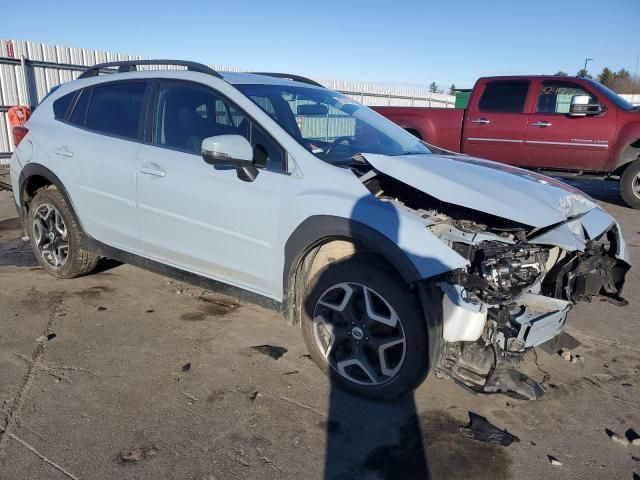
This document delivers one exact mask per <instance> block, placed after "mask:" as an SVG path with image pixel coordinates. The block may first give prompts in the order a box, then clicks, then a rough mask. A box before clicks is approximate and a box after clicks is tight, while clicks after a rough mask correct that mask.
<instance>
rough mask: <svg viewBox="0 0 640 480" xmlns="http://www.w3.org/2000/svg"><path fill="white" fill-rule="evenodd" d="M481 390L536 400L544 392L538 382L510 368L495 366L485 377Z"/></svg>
mask: <svg viewBox="0 0 640 480" xmlns="http://www.w3.org/2000/svg"><path fill="white" fill-rule="evenodd" d="M483 391H484V392H486V393H503V394H505V395H508V396H510V397H514V398H519V399H522V400H537V399H538V398H540V397H541V396H542V395H544V394H545V391H544V389H543V388H542V386H540V384H539V383H538V382H536V381H535V380H533V379H531V378H529V377H528V376H526V375H525V374H524V373H521V372H518V371H517V370H514V369H512V368H496V369H495V370H494V371H493V373H492V374H491V375H490V376H489V378H488V379H487V383H485V385H484V388H483Z"/></svg>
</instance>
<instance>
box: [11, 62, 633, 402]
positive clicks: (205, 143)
mask: <svg viewBox="0 0 640 480" xmlns="http://www.w3.org/2000/svg"><path fill="white" fill-rule="evenodd" d="M138 65H171V66H172V68H173V69H172V70H169V69H159V70H157V69H156V70H150V69H145V70H140V69H137V66H138ZM176 65H177V66H181V67H185V68H183V69H178V70H177V69H175V66H176ZM116 69H117V71H116ZM103 73H110V74H105V75H102V74H103ZM14 134H15V136H16V141H17V142H19V144H18V146H17V148H16V150H15V153H14V154H13V156H12V157H11V180H12V185H13V191H14V196H15V201H16V206H17V208H18V211H19V213H20V216H21V218H22V220H23V222H24V226H25V231H26V235H27V236H28V237H29V238H30V242H31V245H32V247H33V251H34V253H35V255H36V256H37V258H38V261H39V262H40V264H41V265H42V267H43V268H44V269H45V270H46V271H48V272H49V273H51V274H52V275H54V276H56V277H58V278H71V277H77V276H79V275H86V274H88V273H90V272H91V271H92V270H93V269H94V267H95V266H96V263H97V262H98V260H99V258H100V257H110V258H114V259H118V260H120V261H124V262H127V263H132V264H136V265H140V266H142V267H146V268H151V269H154V270H158V269H160V271H162V272H170V273H171V272H172V273H174V274H176V273H178V272H182V273H184V272H188V274H190V275H191V276H192V277H193V278H206V279H208V281H209V283H210V284H214V285H215V286H218V287H220V288H222V290H223V291H224V292H225V293H230V294H233V295H236V296H238V297H240V298H242V299H250V300H254V301H257V302H259V303H261V304H263V305H267V306H271V307H275V308H278V309H280V310H281V311H282V313H283V315H284V317H285V319H286V320H287V322H288V323H290V324H292V325H300V326H301V329H302V334H303V337H304V340H305V342H306V344H307V346H308V348H309V351H310V353H311V356H312V358H313V360H314V361H315V362H316V363H317V365H318V366H319V367H320V368H321V369H322V370H324V371H325V372H326V373H327V374H329V375H331V377H332V379H333V380H334V381H335V382H337V383H339V384H341V385H343V386H344V387H346V388H348V389H350V390H351V391H354V392H356V393H359V394H363V395H367V396H369V397H375V398H382V399H390V398H396V397H398V396H400V395H402V394H405V393H407V392H410V391H412V390H413V389H414V388H415V387H416V386H417V385H419V384H420V383H421V382H422V381H423V379H424V378H425V376H426V374H427V372H428V371H435V372H437V373H438V374H439V375H441V376H444V377H449V378H453V379H454V380H456V381H457V382H460V383H462V384H463V385H465V386H467V387H469V388H472V389H474V390H476V391H481V392H507V393H509V394H512V395H517V396H520V397H524V398H537V397H538V396H540V395H541V394H542V393H543V390H542V388H541V386H540V385H538V384H537V383H536V382H534V381H533V380H531V379H528V378H527V377H525V376H524V375H522V374H520V373H519V372H518V371H517V370H516V368H517V366H518V362H519V361H520V359H521V358H522V357H523V356H524V354H525V352H526V351H527V350H528V349H530V348H532V347H534V346H536V345H540V344H542V343H544V342H547V341H550V340H552V339H553V338H554V337H555V336H557V335H558V334H559V333H560V332H561V330H562V328H563V326H564V324H565V321H566V319H567V315H568V314H569V311H570V310H571V308H572V306H573V305H574V304H575V303H576V302H578V301H581V300H587V299H589V298H591V297H594V296H599V297H601V298H603V299H606V300H609V301H611V302H613V303H615V304H618V305H623V304H624V303H625V301H624V300H623V299H622V298H621V289H622V286H623V283H624V278H625V274H626V273H627V271H628V269H629V265H628V263H627V262H628V260H627V252H626V249H625V243H624V241H623V239H622V236H621V233H620V228H619V226H618V224H617V223H616V222H615V221H614V219H613V218H612V217H611V216H610V215H609V214H607V213H606V212H605V211H604V210H603V209H601V208H600V207H599V206H597V205H596V204H595V203H594V201H593V200H591V199H590V198H589V197H587V196H586V195H585V194H583V193H582V192H580V191H579V190H576V189H574V188H572V187H569V186H567V185H565V184H564V183H561V182H559V181H556V180H553V179H551V178H548V177H544V176H542V175H538V174H535V173H531V172H528V171H525V170H521V169H518V168H513V167H510V166H505V165H503V164H498V163H494V162H489V161H485V160H480V159H476V158H473V157H468V156H465V155H456V154H452V153H451V152H448V151H444V150H441V149H439V148H436V147H434V146H431V145H428V144H426V143H424V142H422V141H419V140H418V139H416V138H415V137H414V136H412V135H411V134H409V133H407V132H405V131H404V130H403V129H402V128H400V127H398V126H396V125H395V124H393V123H391V122H390V121H388V120H386V119H385V118H383V117H382V116H380V115H378V114H377V113H375V112H373V111H372V110H370V109H369V108H367V107H365V106H363V105H361V104H359V103H357V102H355V101H354V100H352V99H351V98H349V97H347V96H345V95H342V94H340V93H337V92H334V91H331V90H328V89H326V88H323V87H322V86H321V85H319V84H317V83H315V82H313V81H311V80H308V79H305V78H302V77H298V76H295V75H285V74H248V73H242V74H240V73H218V72H216V71H214V70H212V69H210V68H208V67H206V66H204V65H200V64H196V63H192V62H180V61H168V60H161V61H137V62H117V63H111V64H101V65H97V66H95V67H92V68H90V69H88V70H87V71H85V72H84V73H83V74H82V75H81V76H80V78H79V79H78V80H76V81H73V82H69V83H65V84H63V85H61V86H60V87H59V88H57V89H56V90H55V91H53V92H52V93H50V94H49V95H48V96H47V97H46V99H45V100H44V101H43V102H42V103H41V104H40V105H39V106H38V108H37V109H36V110H35V112H34V114H33V116H32V117H31V119H30V120H29V121H28V123H27V124H26V126H25V127H19V128H17V129H16V131H15V132H14Z"/></svg>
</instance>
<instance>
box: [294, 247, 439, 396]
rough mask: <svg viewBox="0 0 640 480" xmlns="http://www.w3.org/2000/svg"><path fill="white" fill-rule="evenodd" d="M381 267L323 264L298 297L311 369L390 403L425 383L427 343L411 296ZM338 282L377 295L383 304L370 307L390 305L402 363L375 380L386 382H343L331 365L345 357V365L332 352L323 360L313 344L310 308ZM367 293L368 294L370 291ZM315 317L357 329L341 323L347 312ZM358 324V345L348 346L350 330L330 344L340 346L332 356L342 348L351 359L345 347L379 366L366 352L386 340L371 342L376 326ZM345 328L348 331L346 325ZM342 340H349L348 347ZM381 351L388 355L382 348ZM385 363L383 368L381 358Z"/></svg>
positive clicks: (358, 262) (374, 262)
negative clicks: (398, 328)
mask: <svg viewBox="0 0 640 480" xmlns="http://www.w3.org/2000/svg"><path fill="white" fill-rule="evenodd" d="M381 264H382V262H381V261H380V259H379V258H378V257H375V256H369V255H356V256H354V257H351V258H349V259H346V260H344V261H340V262H336V263H332V264H329V265H327V266H326V267H324V268H323V269H322V270H320V271H319V272H318V273H317V274H316V275H315V277H314V278H312V279H311V281H310V282H309V283H308V285H307V286H306V291H305V295H304V297H303V299H302V306H301V307H302V315H301V317H302V335H303V337H304V341H305V343H306V345H307V349H308V350H309V353H310V355H311V358H312V359H313V361H314V362H315V363H316V365H317V366H318V367H319V368H320V369H321V370H322V371H323V372H325V374H327V375H328V376H329V377H330V379H331V382H332V384H336V385H340V386H342V387H343V388H345V389H346V390H349V391H350V392H352V393H355V394H357V395H361V396H365V397H369V398H372V399H375V400H394V399H397V398H400V397H403V396H405V395H407V394H409V393H411V392H412V391H413V390H414V389H415V388H417V387H418V386H419V385H420V384H421V383H422V382H423V380H424V379H425V377H426V375H427V369H428V356H429V355H428V352H429V344H428V338H427V331H426V322H425V319H424V316H423V315H422V309H421V307H420V304H419V302H418V300H417V298H416V297H415V296H414V295H413V294H412V292H411V290H410V289H409V287H408V286H407V284H406V283H405V282H404V281H403V280H402V278H400V277H399V275H397V274H396V273H395V272H394V271H393V270H392V269H390V268H387V267H386V266H383V265H381ZM341 284H347V285H354V286H355V285H360V286H364V287H366V289H367V290H368V291H369V292H373V294H374V295H376V294H377V295H379V296H380V297H382V298H383V299H384V301H386V302H387V303H388V305H384V304H381V303H379V302H378V304H377V306H376V308H381V309H382V310H385V311H389V310H387V306H391V308H392V309H393V311H394V312H395V313H396V314H397V318H398V319H399V320H398V323H401V329H402V334H403V336H404V341H405V343H404V347H405V348H404V352H403V354H402V358H403V360H402V362H398V363H397V367H396V368H397V370H394V371H395V372H396V373H395V374H394V376H393V377H391V376H389V377H384V375H381V376H380V377H378V378H386V381H384V382H381V383H380V384H373V378H372V377H369V378H371V382H372V384H362V383H358V382H357V381H351V380H350V379H349V378H346V377H345V376H344V375H343V374H342V373H339V371H338V370H339V368H337V366H336V365H335V363H339V364H342V365H343V366H344V365H345V364H346V363H349V362H350V360H349V359H347V360H346V362H345V361H344V359H342V361H337V360H336V358H335V357H334V356H333V353H332V354H330V355H329V359H328V358H326V357H325V354H324V353H323V349H322V348H321V345H319V343H321V342H319V340H318V333H317V332H318V330H317V329H318V321H317V317H318V311H317V310H316V307H318V301H319V300H326V299H327V292H332V291H333V289H335V287H336V285H341ZM363 290H364V289H363ZM368 295H370V296H371V293H369V294H368ZM364 296H366V295H362V298H363V299H364ZM343 301H344V298H343ZM343 303H344V302H343ZM360 303H365V301H364V300H360ZM320 308H323V307H322V304H321V305H320ZM344 308H345V310H346V309H347V307H344ZM359 311H363V307H362V306H360V308H359V310H358V309H356V313H357V312H359ZM314 315H316V321H315V322H314V319H313V317H314ZM320 316H323V317H325V316H327V317H329V316H330V317H331V318H332V319H333V320H332V321H335V325H343V324H352V325H359V324H358V323H353V322H348V321H344V318H347V317H348V318H350V319H353V315H352V313H347V314H345V313H343V312H339V313H332V312H327V311H326V310H325V311H324V313H323V314H322V315H320ZM356 316H357V315H356ZM391 316H393V314H391ZM362 318H365V320H364V321H365V322H367V325H370V324H372V323H375V322H370V317H368V316H366V315H362ZM362 325H363V330H365V332H366V334H365V337H364V338H363V339H362V341H361V342H360V345H359V346H358V347H355V346H353V343H354V342H355V340H354V338H355V337H357V336H359V335H360V332H356V333H357V335H355V336H354V331H353V329H351V330H350V333H349V334H348V335H347V336H344V335H343V336H342V338H343V340H341V341H340V343H335V345H340V346H341V347H340V348H337V349H336V355H337V354H339V353H340V350H342V351H344V349H347V350H348V351H350V354H349V355H347V357H349V356H352V357H353V356H354V353H353V351H351V350H350V349H351V348H353V349H359V350H355V351H359V352H362V351H365V352H366V353H367V354H368V357H369V358H371V357H373V361H372V362H369V363H367V365H368V366H369V367H370V366H372V365H373V364H375V363H376V360H378V365H380V363H379V360H380V358H379V357H380V355H379V354H378V355H377V358H376V355H375V354H372V352H376V351H377V352H379V350H378V345H380V344H381V343H384V342H386V340H383V341H381V340H379V339H374V335H376V334H375V332H374V330H375V329H376V328H378V327H377V326H376V325H377V324H375V325H374V326H373V328H370V327H369V326H367V327H365V326H364V324H362ZM320 328H321V329H324V326H321V327H320ZM347 328H349V327H348V326H347ZM351 328H352V327H351ZM382 328H383V329H387V330H389V328H387V326H386V325H382ZM337 330H338V328H336V331H337ZM339 330H340V331H341V332H344V330H345V329H344V328H343V327H342V326H340V327H339ZM366 335H369V336H370V337H367V336H366ZM330 337H333V338H334V340H335V338H338V336H337V335H336V336H335V337H334V336H333V335H330ZM369 338H370V339H374V340H373V341H377V342H378V343H377V344H373V341H371V345H365V344H369V343H370V342H369V341H367V342H365V341H364V340H365V339H369ZM348 342H351V345H352V346H351V347H350V346H349V345H350V344H349V343H348ZM325 343H327V342H325ZM390 343H393V342H388V343H386V344H387V345H388V344H390ZM372 345H373V346H372ZM394 348H395V347H394ZM384 351H385V352H388V350H384ZM325 352H326V350H325ZM356 356H357V353H356ZM398 356H400V355H396V357H398ZM331 362H334V363H331ZM385 365H387V362H386V360H385ZM388 365H389V366H390V367H391V366H393V364H392V363H390V364H388ZM344 370H346V369H344V368H343V372H344ZM357 370H358V369H357V368H356V372H357ZM374 370H375V371H376V373H380V371H381V368H377V369H374ZM389 370H390V369H389V368H388V369H387V371H389ZM369 371H370V370H369ZM363 372H364V371H363ZM365 378H366V377H365ZM332 388H333V385H332Z"/></svg>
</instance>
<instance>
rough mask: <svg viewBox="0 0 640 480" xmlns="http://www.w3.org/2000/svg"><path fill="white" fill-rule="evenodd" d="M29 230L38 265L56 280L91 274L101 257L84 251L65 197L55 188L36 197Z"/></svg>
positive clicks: (29, 219) (29, 218)
mask: <svg viewBox="0 0 640 480" xmlns="http://www.w3.org/2000/svg"><path fill="white" fill-rule="evenodd" d="M27 229H28V232H29V239H30V242H31V248H32V249H33V253H34V254H35V256H36V259H37V260H38V263H40V265H41V266H42V268H44V269H45V270H46V271H47V272H49V273H50V274H51V275H53V276H54V277H57V278H74V277H79V276H82V275H86V274H88V273H91V271H93V269H94V268H95V267H96V264H97V263H98V260H99V257H98V256H97V255H95V254H93V253H91V252H88V251H86V250H84V249H83V248H82V242H81V237H80V229H79V227H78V225H77V223H76V221H75V218H74V216H73V215H72V213H71V209H70V207H69V206H68V205H67V202H66V201H65V200H64V197H63V196H62V195H61V194H60V192H59V191H58V190H57V189H56V188H55V187H53V186H49V187H47V188H43V189H42V190H40V191H38V193H36V195H35V197H33V200H32V201H31V204H30V205H29V215H28V224H27Z"/></svg>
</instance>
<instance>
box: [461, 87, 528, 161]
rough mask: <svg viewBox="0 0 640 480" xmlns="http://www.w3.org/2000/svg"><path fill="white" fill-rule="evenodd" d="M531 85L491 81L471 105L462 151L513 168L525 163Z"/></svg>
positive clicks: (464, 127) (464, 129) (464, 130)
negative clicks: (512, 166) (526, 111)
mask: <svg viewBox="0 0 640 480" xmlns="http://www.w3.org/2000/svg"><path fill="white" fill-rule="evenodd" d="M528 91H529V82H528V81H524V80H509V81H502V80H499V81H498V80H497V81H492V82H488V83H487V84H486V85H485V87H484V90H483V91H482V93H481V95H480V97H479V100H477V103H476V104H474V105H469V106H468V109H467V115H466V117H465V124H464V126H463V135H464V138H463V150H462V151H463V152H464V153H466V154H468V155H473V156H476V157H480V158H488V159H489V160H495V161H497V162H502V163H509V164H511V165H521V164H522V154H523V146H524V138H525V132H526V129H527V115H526V114H525V113H524V109H525V103H526V100H527V93H528Z"/></svg>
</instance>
